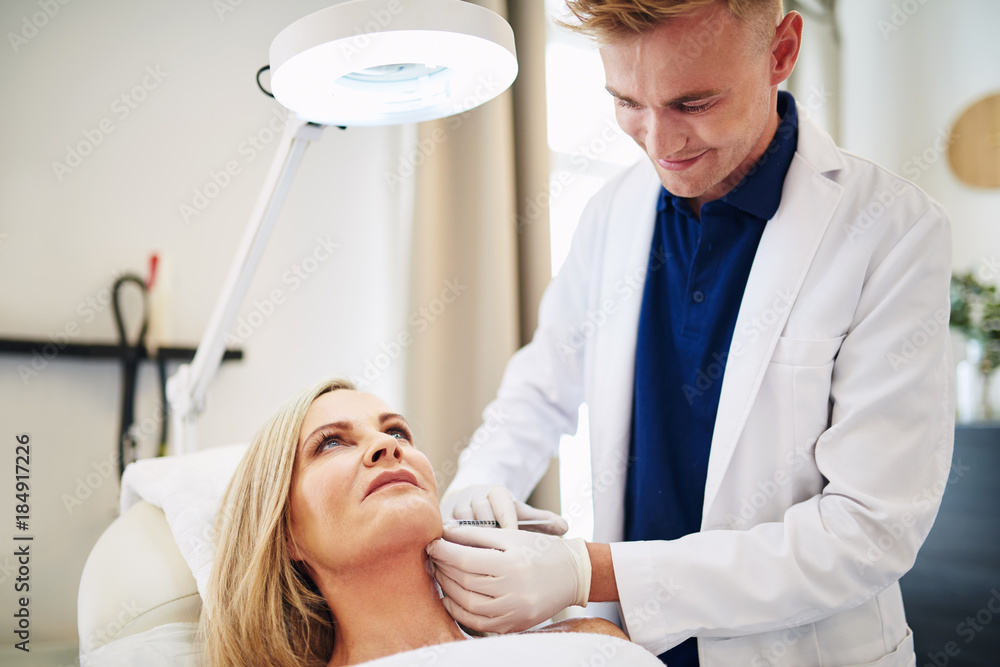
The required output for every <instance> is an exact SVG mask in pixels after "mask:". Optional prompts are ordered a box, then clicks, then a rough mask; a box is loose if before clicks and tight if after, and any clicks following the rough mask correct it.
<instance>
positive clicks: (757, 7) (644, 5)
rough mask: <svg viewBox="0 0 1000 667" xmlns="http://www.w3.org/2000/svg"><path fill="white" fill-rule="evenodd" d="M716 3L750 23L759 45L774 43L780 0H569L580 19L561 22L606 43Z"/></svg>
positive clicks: (780, 5) (650, 28)
mask: <svg viewBox="0 0 1000 667" xmlns="http://www.w3.org/2000/svg"><path fill="white" fill-rule="evenodd" d="M716 3H718V4H721V5H724V6H725V7H726V9H727V10H728V12H729V14H730V15H731V16H732V17H733V18H734V19H736V21H738V22H740V23H744V24H746V25H748V26H750V28H751V29H752V30H753V32H754V41H755V42H756V43H758V44H761V43H764V44H768V45H769V44H770V43H771V39H773V37H774V28H775V26H776V25H777V24H778V22H779V21H780V20H781V16H782V15H783V10H782V4H781V0H566V6H567V7H569V10H570V11H571V12H572V13H573V16H575V17H576V20H577V21H576V22H574V23H569V22H562V21H560V22H559V23H560V24H561V25H563V26H564V27H567V28H569V29H571V30H574V31H576V32H580V33H583V34H585V35H588V36H590V37H593V38H594V39H596V40H597V41H598V42H599V43H602V44H607V43H612V42H616V41H618V40H621V39H622V38H627V37H632V36H635V35H639V34H642V33H644V32H647V31H649V30H652V29H653V28H656V27H657V26H659V25H660V24H662V23H665V22H667V21H669V20H670V19H674V18H677V17H680V16H686V15H688V14H691V13H693V12H695V11H697V10H698V9H701V8H702V7H707V6H708V5H712V4H716Z"/></svg>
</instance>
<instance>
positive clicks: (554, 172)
mask: <svg viewBox="0 0 1000 667" xmlns="http://www.w3.org/2000/svg"><path fill="white" fill-rule="evenodd" d="M546 9H547V11H548V14H549V16H559V17H562V16H565V12H566V9H565V2H564V0H546ZM546 42H547V43H546V50H545V70H546V74H545V82H546V88H547V98H546V103H547V105H548V137H549V156H550V164H551V173H550V174H549V184H550V193H551V198H550V204H549V219H550V225H551V238H552V275H555V274H556V273H558V271H559V268H560V267H561V266H562V264H563V262H564V261H565V259H566V254H567V253H568V252H569V247H570V240H571V239H572V237H573V232H574V231H575V230H576V225H577V222H578V221H579V219H580V214H581V213H582V212H583V208H584V206H585V205H586V203H587V201H588V200H589V199H590V197H591V196H593V194H594V193H595V192H597V191H598V190H599V189H600V188H601V186H603V185H604V184H605V183H606V182H607V181H608V179H609V178H611V177H612V176H614V175H615V174H617V173H618V172H620V171H621V170H622V169H623V168H625V167H627V166H628V165H631V164H634V163H635V162H636V160H638V159H641V158H643V154H642V151H641V150H640V149H639V148H638V146H636V145H635V143H634V142H633V141H632V139H630V138H629V137H628V136H626V135H625V134H624V133H623V132H622V131H621V129H619V127H618V123H617V121H615V115H614V106H613V104H612V100H611V96H610V95H609V94H608V92H607V91H606V90H604V67H603V65H602V64H601V58H600V54H599V53H598V51H597V47H596V46H595V45H594V44H593V43H592V42H591V41H590V40H589V39H587V38H586V37H583V36H581V35H577V34H575V33H572V32H570V31H568V30H566V29H564V28H560V27H558V26H556V25H555V24H553V23H551V22H549V24H548V33H547V36H546ZM587 418H588V415H587V406H586V405H584V406H581V408H580V427H579V429H578V431H577V433H576V435H573V436H565V437H563V440H562V442H561V443H560V445H559V487H560V496H561V498H560V500H561V503H562V508H563V514H564V515H566V518H567V519H568V520H569V522H570V532H569V536H571V537H584V538H586V539H592V538H593V535H594V514H593V504H592V500H593V499H592V495H591V474H590V437H589V435H590V434H589V428H588V421H587ZM574 506H577V507H582V508H586V509H585V510H584V511H582V512H579V513H577V514H576V515H574V514H573V513H571V512H569V508H572V507H574Z"/></svg>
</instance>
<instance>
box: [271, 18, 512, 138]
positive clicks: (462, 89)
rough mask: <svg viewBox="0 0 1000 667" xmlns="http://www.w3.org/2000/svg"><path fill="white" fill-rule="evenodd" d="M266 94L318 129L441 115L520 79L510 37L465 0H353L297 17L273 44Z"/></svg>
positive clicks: (494, 20)
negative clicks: (515, 79)
mask: <svg viewBox="0 0 1000 667" xmlns="http://www.w3.org/2000/svg"><path fill="white" fill-rule="evenodd" d="M270 59H271V63H270V64H271V92H272V93H273V94H274V97H275V99H276V100H278V102H280V103H281V104H282V105H284V106H286V107H288V108H289V109H290V110H292V111H294V112H295V113H296V114H298V115H299V116H300V117H301V118H303V119H305V120H308V121H311V122H314V123H320V124H324V125H344V126H359V125H392V124H395V123H412V122H418V121H424V120H432V119H435V118H443V117H445V116H450V115H452V114H457V113H462V112H463V111H467V110H468V109H471V108H473V107H476V106H479V105H480V104H483V103H484V102H487V101H489V100H491V99H493V98H494V97H496V96H497V95H499V94H500V93H502V92H503V91H504V90H506V89H507V88H508V87H509V86H510V84H511V83H513V81H514V78H515V77H516V76H517V57H516V54H515V50H514V33H513V31H512V30H511V28H510V26H509V25H508V24H507V22H506V21H504V19H503V18H501V17H500V16H498V15H497V14H495V13H493V12H491V11H489V10H488V9H485V8H483V7H479V6H478V5H474V4H472V3H469V2H463V1H462V0H350V1H349V2H343V3H341V4H338V5H334V6H332V7H328V8H326V9H323V10H321V11H318V12H315V13H313V14H310V15H309V16H306V17H304V18H302V19H299V20H298V21H296V22H295V23H293V24H291V25H290V26H288V27H287V28H285V29H284V30H282V31H281V32H280V33H279V34H278V36H277V37H275V38H274V41H273V42H272V43H271V52H270Z"/></svg>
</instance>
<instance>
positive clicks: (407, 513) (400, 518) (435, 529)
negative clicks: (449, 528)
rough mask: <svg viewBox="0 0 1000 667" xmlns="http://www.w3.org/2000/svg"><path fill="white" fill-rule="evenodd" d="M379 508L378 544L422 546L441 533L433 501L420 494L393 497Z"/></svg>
mask: <svg viewBox="0 0 1000 667" xmlns="http://www.w3.org/2000/svg"><path fill="white" fill-rule="evenodd" d="M393 500H395V501H396V502H387V503H385V505H384V506H383V507H382V508H381V509H382V510H383V511H381V512H379V516H378V519H377V521H376V525H377V530H378V532H379V539H378V540H377V541H378V542H379V543H380V545H381V547H382V548H387V547H392V546H405V545H410V544H412V545H417V547H416V548H419V549H420V550H421V551H423V549H424V547H426V546H427V545H428V544H430V543H431V542H433V541H434V540H436V539H438V538H439V537H441V534H442V522H441V511H440V509H439V507H438V505H437V503H436V502H433V503H431V502H428V501H426V499H422V498H405V499H404V498H396V499H393Z"/></svg>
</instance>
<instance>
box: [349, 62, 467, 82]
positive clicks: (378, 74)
mask: <svg viewBox="0 0 1000 667" xmlns="http://www.w3.org/2000/svg"><path fill="white" fill-rule="evenodd" d="M446 69H448V68H447V67H438V66H435V65H424V64H423V63H395V64H392V65H377V66H375V67H368V68H367V69H361V70H358V71H356V72H351V73H350V74H345V75H344V76H343V78H344V79H348V80H350V81H357V82H359V83H371V84H375V85H378V84H382V83H388V82H390V81H391V82H396V81H413V80H415V79H419V78H421V77H425V76H431V75H432V74H437V73H438V72H443V71H444V70H446Z"/></svg>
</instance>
